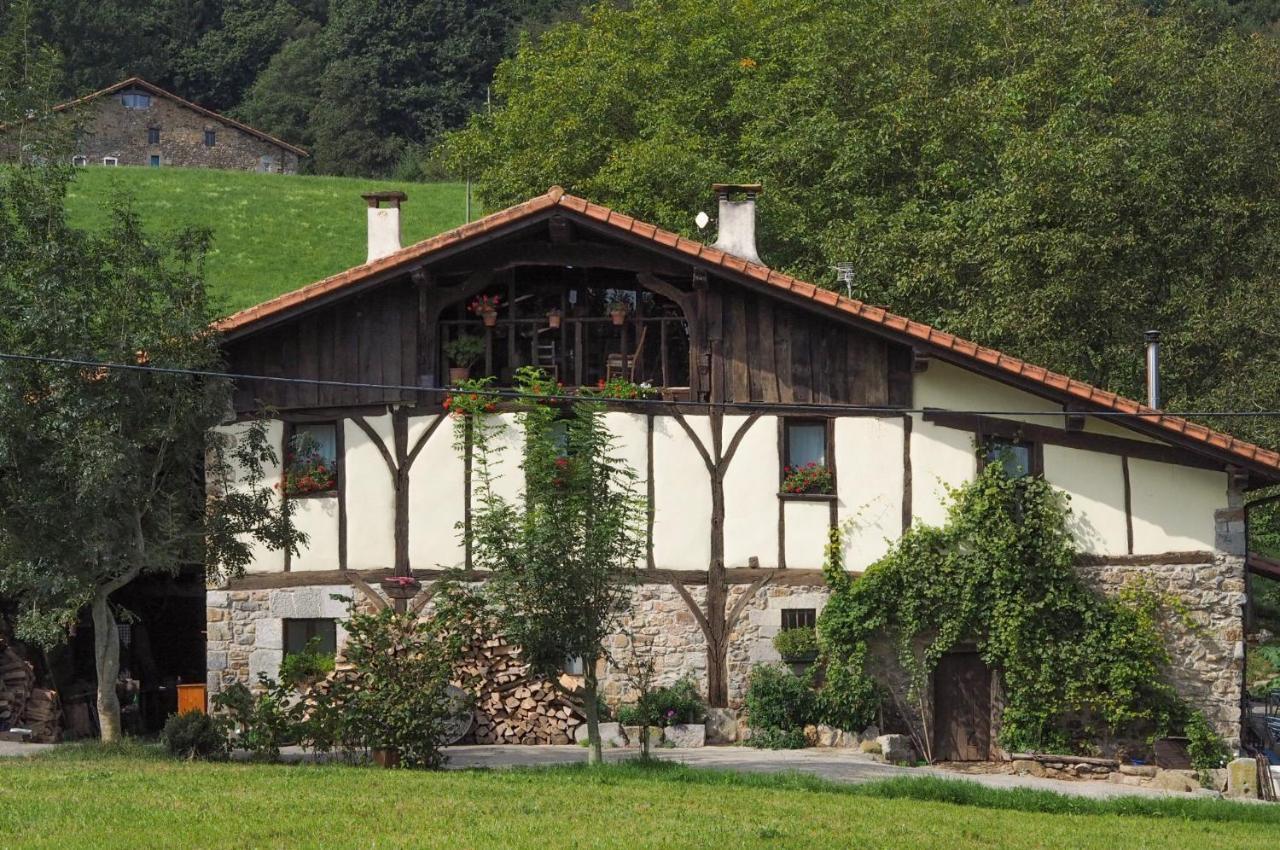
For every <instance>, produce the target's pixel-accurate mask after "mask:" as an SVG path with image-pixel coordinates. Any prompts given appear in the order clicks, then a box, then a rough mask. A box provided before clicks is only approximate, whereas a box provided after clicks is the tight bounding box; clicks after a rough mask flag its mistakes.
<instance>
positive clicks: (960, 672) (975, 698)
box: [933, 652, 991, 761]
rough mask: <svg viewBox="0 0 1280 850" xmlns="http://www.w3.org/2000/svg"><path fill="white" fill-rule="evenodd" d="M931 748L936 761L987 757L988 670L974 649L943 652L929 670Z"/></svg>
mask: <svg viewBox="0 0 1280 850" xmlns="http://www.w3.org/2000/svg"><path fill="white" fill-rule="evenodd" d="M933 693H934V703H933V712H934V713H933V717H934V720H933V741H934V745H933V749H934V754H933V755H934V758H935V759H937V760H939V761H986V760H987V759H989V758H990V757H991V671H990V670H988V669H987V665H986V664H983V663H982V658H981V657H980V656H979V655H978V653H976V652H954V653H950V654H948V655H944V656H943V657H942V660H941V661H940V662H938V669H937V670H935V671H934V674H933Z"/></svg>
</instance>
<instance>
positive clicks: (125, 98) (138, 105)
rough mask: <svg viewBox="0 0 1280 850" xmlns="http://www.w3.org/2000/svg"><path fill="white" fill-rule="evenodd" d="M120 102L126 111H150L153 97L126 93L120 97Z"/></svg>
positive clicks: (138, 93)
mask: <svg viewBox="0 0 1280 850" xmlns="http://www.w3.org/2000/svg"><path fill="white" fill-rule="evenodd" d="M120 102H121V103H123V104H124V108H125V109H150V108H151V95H149V94H143V93H142V92H136V91H131V92H125V93H124V94H123V95H122V96H121V97H120Z"/></svg>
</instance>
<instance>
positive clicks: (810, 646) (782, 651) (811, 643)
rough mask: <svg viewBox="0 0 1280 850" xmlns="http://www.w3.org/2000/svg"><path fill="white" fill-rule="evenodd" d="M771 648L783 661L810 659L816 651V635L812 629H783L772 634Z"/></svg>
mask: <svg viewBox="0 0 1280 850" xmlns="http://www.w3.org/2000/svg"><path fill="white" fill-rule="evenodd" d="M773 648H774V649H776V650H778V654H779V655H781V656H782V658H783V660H784V661H791V660H793V659H799V660H811V659H812V658H813V657H814V655H815V654H816V653H817V651H818V635H817V633H816V632H815V631H814V630H813V629H784V630H782V631H780V632H778V633H777V634H776V635H774V638H773Z"/></svg>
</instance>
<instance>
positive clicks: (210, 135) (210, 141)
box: [204, 130, 217, 148]
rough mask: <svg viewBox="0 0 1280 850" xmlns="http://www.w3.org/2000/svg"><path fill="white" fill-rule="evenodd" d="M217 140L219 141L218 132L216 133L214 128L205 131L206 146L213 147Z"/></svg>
mask: <svg viewBox="0 0 1280 850" xmlns="http://www.w3.org/2000/svg"><path fill="white" fill-rule="evenodd" d="M216 141H217V134H216V133H215V132H214V131H213V130H205V131H204V146H205V147H207V148H211V147H213V145H214V143H215V142H216Z"/></svg>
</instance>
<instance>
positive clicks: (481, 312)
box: [467, 295, 502, 328]
mask: <svg viewBox="0 0 1280 850" xmlns="http://www.w3.org/2000/svg"><path fill="white" fill-rule="evenodd" d="M501 303H502V298H501V297H499V296H497V295H477V296H476V297H475V299H473V300H472V302H471V303H470V304H469V305H468V306H467V309H468V310H470V311H471V312H472V313H473V314H475V315H477V316H479V317H480V320H481V321H483V322H484V326H485V327H486V328H491V327H493V326H494V325H496V324H498V305H500V304H501Z"/></svg>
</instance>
